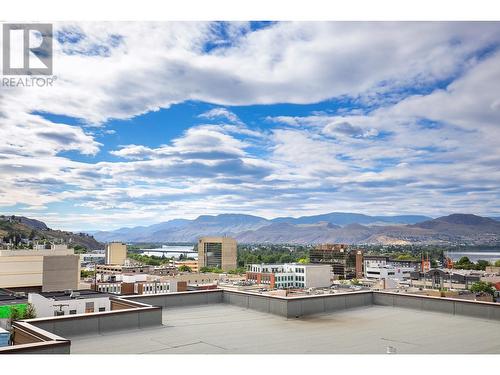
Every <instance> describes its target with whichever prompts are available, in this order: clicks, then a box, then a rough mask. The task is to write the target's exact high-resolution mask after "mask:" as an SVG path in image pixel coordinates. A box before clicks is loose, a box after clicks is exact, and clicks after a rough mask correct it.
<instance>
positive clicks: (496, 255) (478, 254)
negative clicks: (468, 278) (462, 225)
mask: <svg viewBox="0 0 500 375" xmlns="http://www.w3.org/2000/svg"><path fill="white" fill-rule="evenodd" d="M445 255H446V256H447V257H450V258H451V259H452V260H453V261H457V260H459V259H460V258H461V257H468V258H469V259H470V261H471V262H474V263H476V262H477V261H478V260H480V259H481V260H487V261H488V262H491V263H495V262H496V261H497V260H500V252H499V251H498V250H482V251H447V252H445Z"/></svg>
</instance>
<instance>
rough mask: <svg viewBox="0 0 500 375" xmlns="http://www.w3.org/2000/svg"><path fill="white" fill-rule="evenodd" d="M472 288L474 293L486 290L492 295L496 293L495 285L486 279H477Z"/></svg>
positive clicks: (485, 291)
mask: <svg viewBox="0 0 500 375" xmlns="http://www.w3.org/2000/svg"><path fill="white" fill-rule="evenodd" d="M470 290H471V292H473V293H481V292H484V293H487V294H491V295H494V294H495V288H494V287H493V284H492V283H488V282H486V281H476V282H475V283H473V284H472V285H471V287H470Z"/></svg>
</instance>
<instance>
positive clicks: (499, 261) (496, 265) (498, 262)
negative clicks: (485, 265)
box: [495, 259, 500, 267]
mask: <svg viewBox="0 0 500 375" xmlns="http://www.w3.org/2000/svg"><path fill="white" fill-rule="evenodd" d="M495 267H500V259H499V260H497V261H496V262H495Z"/></svg>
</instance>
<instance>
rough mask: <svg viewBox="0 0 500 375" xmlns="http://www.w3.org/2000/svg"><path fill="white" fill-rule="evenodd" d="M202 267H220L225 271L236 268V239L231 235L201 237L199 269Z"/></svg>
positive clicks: (199, 242)
mask: <svg viewBox="0 0 500 375" xmlns="http://www.w3.org/2000/svg"><path fill="white" fill-rule="evenodd" d="M201 267H218V268H222V269H223V270H224V271H229V270H234V269H236V267H237V256H236V240H235V239H234V238H230V237H201V238H200V239H199V240H198V269H201Z"/></svg>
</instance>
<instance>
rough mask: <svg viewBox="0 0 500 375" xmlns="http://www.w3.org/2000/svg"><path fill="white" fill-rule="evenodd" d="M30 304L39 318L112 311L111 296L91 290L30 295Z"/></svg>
mask: <svg viewBox="0 0 500 375" xmlns="http://www.w3.org/2000/svg"><path fill="white" fill-rule="evenodd" d="M28 302H29V303H31V304H32V305H33V307H34V308H35V311H36V317H37V318H43V317H49V316H59V315H76V314H89V313H94V312H102V311H110V310H111V302H110V300H109V295H107V294H102V293H98V292H95V291H91V290H85V291H72V292H71V291H68V292H54V293H41V294H38V293H29V294H28Z"/></svg>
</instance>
